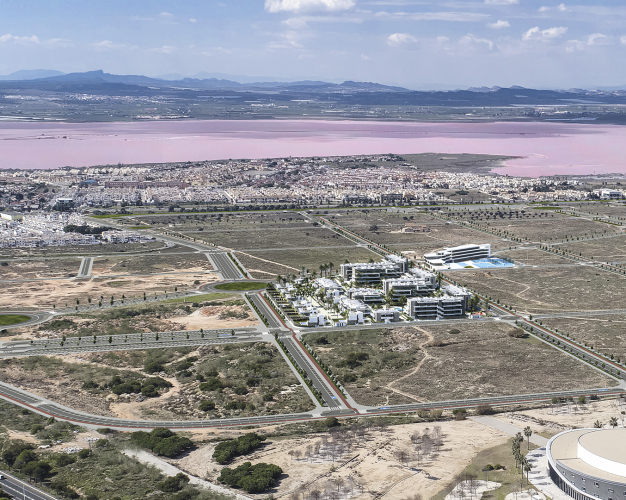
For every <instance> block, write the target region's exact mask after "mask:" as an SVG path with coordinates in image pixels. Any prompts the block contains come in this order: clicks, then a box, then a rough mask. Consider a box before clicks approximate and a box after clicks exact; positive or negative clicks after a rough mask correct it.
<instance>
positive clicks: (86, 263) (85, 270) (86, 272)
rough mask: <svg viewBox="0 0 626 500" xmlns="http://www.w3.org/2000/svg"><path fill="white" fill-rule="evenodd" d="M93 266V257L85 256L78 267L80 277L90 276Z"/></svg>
mask: <svg viewBox="0 0 626 500" xmlns="http://www.w3.org/2000/svg"><path fill="white" fill-rule="evenodd" d="M92 266H93V257H83V260H82V261H81V262H80V267H79V268H78V275H77V277H78V278H88V277H90V276H91V268H92Z"/></svg>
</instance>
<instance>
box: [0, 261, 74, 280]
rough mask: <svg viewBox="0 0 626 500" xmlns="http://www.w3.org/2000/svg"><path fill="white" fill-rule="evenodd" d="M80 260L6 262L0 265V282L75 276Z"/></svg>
mask: <svg viewBox="0 0 626 500" xmlns="http://www.w3.org/2000/svg"><path fill="white" fill-rule="evenodd" d="M80 263H81V260H80V259H77V258H74V259H41V260H21V259H20V260H6V261H3V262H1V263H0V280H24V279H34V278H60V277H67V276H76V275H77V274H78V268H79V267H80Z"/></svg>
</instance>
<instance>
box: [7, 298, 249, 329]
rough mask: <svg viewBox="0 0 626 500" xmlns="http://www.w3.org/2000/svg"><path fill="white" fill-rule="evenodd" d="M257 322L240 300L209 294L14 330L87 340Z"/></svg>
mask: <svg viewBox="0 0 626 500" xmlns="http://www.w3.org/2000/svg"><path fill="white" fill-rule="evenodd" d="M257 324H258V319H257V318H256V316H255V315H254V314H253V313H252V311H251V310H250V308H249V307H248V305H247V304H246V303H245V301H244V300H243V299H241V298H240V297H234V296H232V295H229V294H209V295H205V296H204V297H203V296H196V297H188V299H187V302H182V300H181V301H179V300H176V301H174V302H169V301H162V302H156V303H145V304H139V305H133V306H123V307H115V308H109V309H104V310H101V311H98V310H96V311H91V312H85V313H76V314H65V315H62V316H56V317H55V318H54V319H52V320H50V321H47V322H45V323H42V324H40V325H35V326H27V327H23V328H15V329H12V330H10V334H11V336H13V337H17V338H61V337H63V336H65V337H85V338H86V337H90V336H92V335H129V334H132V333H142V332H143V333H149V332H168V331H179V330H188V329H189V330H197V329H200V328H203V329H205V330H210V329H218V328H240V327H250V326H255V325H257Z"/></svg>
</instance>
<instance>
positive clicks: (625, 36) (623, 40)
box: [619, 35, 626, 45]
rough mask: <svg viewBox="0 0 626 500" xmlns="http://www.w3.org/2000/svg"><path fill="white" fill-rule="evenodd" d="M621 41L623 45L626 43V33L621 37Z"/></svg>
mask: <svg viewBox="0 0 626 500" xmlns="http://www.w3.org/2000/svg"><path fill="white" fill-rule="evenodd" d="M619 41H620V42H622V44H623V45H626V35H624V36H622V37H620V39H619Z"/></svg>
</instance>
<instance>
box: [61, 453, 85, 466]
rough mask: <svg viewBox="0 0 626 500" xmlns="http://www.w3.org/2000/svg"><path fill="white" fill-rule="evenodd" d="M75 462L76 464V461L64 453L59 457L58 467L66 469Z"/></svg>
mask: <svg viewBox="0 0 626 500" xmlns="http://www.w3.org/2000/svg"><path fill="white" fill-rule="evenodd" d="M81 451H82V450H81ZM74 462H76V459H75V458H74V457H73V456H72V455H68V454H67V453H62V454H61V455H59V456H58V457H57V467H65V466H66V465H70V464H73V463H74Z"/></svg>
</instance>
